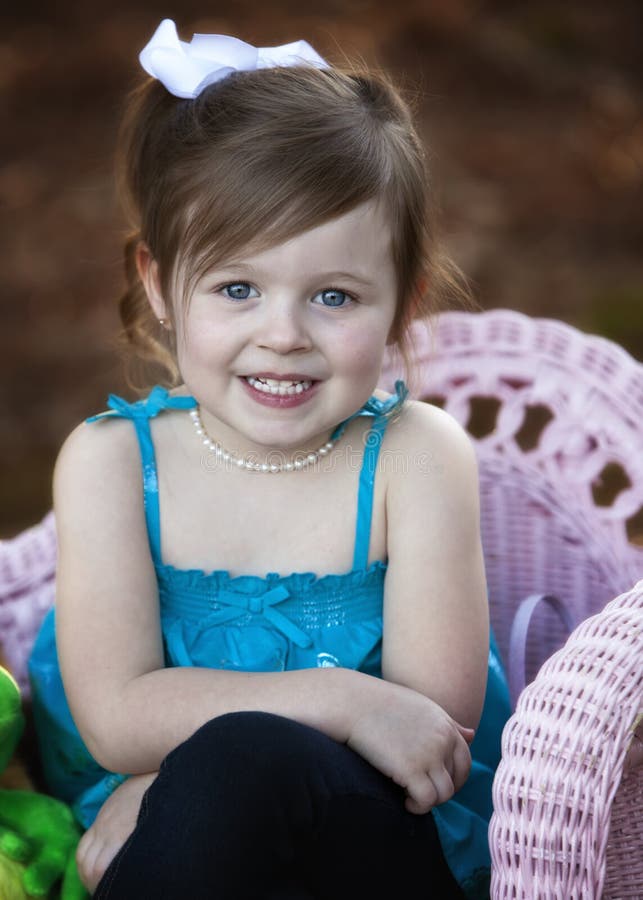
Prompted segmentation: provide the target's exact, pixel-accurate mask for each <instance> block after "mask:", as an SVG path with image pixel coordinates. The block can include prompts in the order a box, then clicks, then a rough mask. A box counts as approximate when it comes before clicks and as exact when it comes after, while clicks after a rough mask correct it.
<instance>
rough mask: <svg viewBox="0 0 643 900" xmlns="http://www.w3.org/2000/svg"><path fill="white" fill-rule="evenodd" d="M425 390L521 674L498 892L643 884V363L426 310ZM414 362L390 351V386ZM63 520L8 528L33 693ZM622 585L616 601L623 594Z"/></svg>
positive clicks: (501, 318) (499, 315)
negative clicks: (461, 441)
mask: <svg viewBox="0 0 643 900" xmlns="http://www.w3.org/2000/svg"><path fill="white" fill-rule="evenodd" d="M414 338H415V353H414V359H415V361H416V363H417V364H418V366H417V367H418V377H417V380H416V383H413V382H412V383H411V384H410V388H411V393H412V395H413V396H416V397H418V398H421V399H426V400H430V401H431V402H438V403H440V404H443V405H444V407H445V409H447V410H448V412H450V413H451V414H452V415H453V416H455V418H456V419H458V420H459V421H460V422H461V423H462V424H463V425H464V426H465V427H467V429H468V430H469V432H470V434H471V435H472V437H473V439H474V442H475V446H476V448H477V451H478V460H479V471H480V489H481V499H482V506H481V509H482V539H483V545H484V551H485V561H486V567H487V579H488V585H489V596H490V603H491V617H492V624H493V627H494V632H495V635H496V638H497V641H498V645H499V648H500V651H501V653H502V655H503V658H504V660H505V662H506V664H507V667H508V671H509V680H510V688H511V693H512V697H513V699H514V701H515V700H516V699H517V703H516V704H515V709H514V713H513V715H512V717H511V719H510V720H509V722H508V723H507V725H506V727H505V731H504V734H503V744H502V761H501V764H500V766H499V768H498V772H497V774H496V778H495V782H494V815H493V818H492V821H491V826H490V829H489V840H490V847H491V853H492V861H493V870H492V887H491V894H492V898H493V900H500V898H503V900H504V898H516V900H517V898H521V900H545V898H547V900H550V898H560V900H575V898H583V900H590V898H596V900H598V898H601V897H602V898H603V900H617V898H619V900H620V898H635V897H636V898H639V900H641V898H643V818H642V815H641V811H642V810H643V767H640V766H639V767H633V768H631V769H630V770H629V771H624V765H625V758H626V753H627V751H628V748H629V746H630V744H631V742H632V740H633V732H634V729H635V727H636V723H637V720H638V719H640V716H641V713H642V711H643V580H640V579H641V576H642V575H643V545H637V543H636V542H635V540H634V538H633V536H632V534H628V529H629V531H630V532H634V530H635V528H636V523H637V521H638V520H637V518H635V516H636V514H637V513H639V512H640V510H641V509H642V508H643V366H642V365H641V364H639V363H637V362H636V361H635V360H633V359H632V358H631V357H630V356H628V355H627V354H626V353H625V352H624V351H623V350H622V349H621V348H619V347H617V346H616V345H614V344H613V343H611V342H609V341H606V340H604V339H601V338H597V337H593V336H587V335H584V334H581V333H580V332H579V331H577V330H576V329H574V328H571V327H570V326H568V325H564V324H563V323H561V322H558V321H554V320H545V319H532V318H529V317H527V316H524V315H522V314H519V313H515V312H511V311H509V310H492V311H489V312H484V313H466V312H449V313H445V314H443V315H442V316H441V317H440V319H439V320H438V322H437V326H436V327H433V328H432V329H429V328H427V327H426V326H425V325H424V324H423V323H417V325H416V327H415V331H414ZM402 375H403V372H402V368H401V365H400V363H399V361H398V360H396V359H395V358H394V357H390V358H389V359H388V360H387V363H386V365H385V367H384V370H383V373H382V379H381V383H380V384H381V386H382V387H383V388H385V389H388V390H391V389H392V387H393V383H394V381H395V379H396V378H397V377H402ZM55 560H56V542H55V526H54V521H53V516H52V514H51V513H49V514H48V515H47V516H45V518H44V519H43V520H42V522H40V523H38V524H37V525H35V526H34V527H33V528H31V529H28V530H27V531H25V532H23V533H22V534H20V535H18V536H17V537H15V538H14V539H12V540H10V541H5V542H0V628H1V632H0V634H1V638H0V643H1V645H2V647H3V649H4V652H5V655H6V656H7V658H8V662H9V664H10V666H11V667H12V669H13V671H14V672H15V673H16V675H17V677H18V680H19V682H20V684H21V686H22V688H23V690H24V691H25V694H26V696H28V693H29V686H28V683H27V679H26V656H27V654H28V652H29V649H30V647H31V644H32V642H33V639H34V636H35V633H36V631H37V629H38V627H39V624H40V621H41V620H42V617H43V615H44V613H45V611H46V609H47V608H48V607H49V606H50V605H51V603H52V602H53V594H54V581H53V578H54V570H55ZM614 598H615V599H614Z"/></svg>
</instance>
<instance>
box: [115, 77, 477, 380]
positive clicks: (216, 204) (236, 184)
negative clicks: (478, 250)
mask: <svg viewBox="0 0 643 900" xmlns="http://www.w3.org/2000/svg"><path fill="white" fill-rule="evenodd" d="M117 178H118V185H119V189H120V195H121V200H122V202H123V204H124V207H125V210H126V213H127V215H128V217H129V220H130V222H129V224H130V226H131V229H132V230H131V233H130V235H129V238H128V240H127V242H126V245H125V270H126V275H127V283H128V286H127V291H126V293H125V295H124V296H123V297H122V299H121V302H120V314H121V321H122V325H123V331H122V335H121V338H122V343H123V344H124V345H126V346H127V347H128V348H129V351H128V353H127V354H126V362H129V363H130V365H129V366H128V371H127V378H128V382H129V384H130V385H131V386H135V385H134V381H135V379H134V378H133V372H134V367H133V366H132V365H131V363H132V362H133V359H132V357H133V356H138V357H139V358H141V359H143V360H148V361H152V362H155V363H159V364H160V365H161V366H162V367H163V369H164V374H165V376H166V377H165V378H164V379H163V378H162V379H161V380H165V381H166V382H167V383H169V384H177V383H179V381H180V375H179V372H178V369H177V365H176V361H175V347H174V346H173V345H172V343H171V342H172V339H173V334H174V331H172V332H169V333H167V332H165V331H163V330H162V329H161V328H160V326H159V324H158V322H157V320H156V318H155V316H154V314H153V311H152V309H151V308H150V306H149V303H148V301H147V299H146V297H145V293H144V290H143V286H142V284H141V282H140V280H139V278H138V274H137V271H136V265H135V251H136V246H137V244H138V242H139V241H144V242H145V243H146V244H147V245H148V247H149V249H150V251H151V253H152V256H153V257H154V259H155V260H156V261H157V263H158V266H159V277H160V282H161V289H162V291H163V293H164V295H165V296H167V297H171V296H173V292H172V290H171V285H172V280H173V278H174V275H175V272H176V267H177V264H178V263H182V264H184V265H185V266H186V273H187V278H186V288H185V296H184V297H183V301H184V302H183V305H182V309H183V311H185V310H186V308H187V302H189V300H188V298H189V294H190V292H191V288H192V286H193V285H194V283H195V282H196V280H198V278H199V277H200V276H202V275H203V274H204V272H205V271H206V270H207V269H208V268H209V267H210V266H211V265H213V264H215V263H216V262H219V261H221V260H223V259H224V258H229V257H230V256H234V257H238V256H239V254H240V252H241V251H243V250H244V249H249V248H250V247H252V248H253V250H255V251H259V250H261V249H266V248H268V247H270V246H274V245H276V244H279V243H281V242H284V241H286V240H288V239H290V238H292V237H294V236H295V235H297V234H300V233H302V232H303V231H306V230H308V229H310V228H313V227H315V226H318V225H321V224H323V223H325V222H326V221H328V220H330V219H333V218H335V217H337V216H340V215H342V214H344V213H346V212H349V211H350V210H352V209H353V208H355V207H356V206H358V205H359V204H361V203H363V202H366V201H368V200H371V199H379V200H382V201H384V204H385V208H386V210H387V212H388V214H389V221H390V223H391V229H392V253H393V261H394V265H395V269H396V272H397V293H398V297H397V301H398V302H397V312H396V315H395V318H394V321H393V332H392V334H393V338H394V341H395V345H396V347H397V350H398V352H399V353H400V354H401V358H402V360H403V362H404V364H405V367H406V369H407V371H408V370H409V359H410V346H409V336H408V328H409V325H410V324H411V322H412V320H413V319H415V318H420V317H423V318H424V317H428V316H430V315H432V314H435V313H436V312H437V311H438V310H439V309H440V308H441V307H443V306H444V305H445V303H446V302H447V301H448V300H453V299H455V300H461V301H464V302H467V301H468V299H469V298H470V293H469V290H468V286H467V284H466V280H465V278H464V276H463V275H462V273H461V272H460V270H459V269H458V268H457V266H456V265H455V264H454V263H453V262H452V261H451V260H450V259H449V258H448V257H447V256H446V255H445V254H444V253H442V252H441V250H440V248H439V246H438V243H437V240H436V235H435V217H436V210H435V204H434V203H433V198H432V197H431V196H430V191H429V176H428V171H427V166H426V154H425V151H424V148H423V146H422V143H421V141H420V138H419V136H418V134H417V132H416V130H415V128H414V125H413V122H412V116H411V111H410V107H409V105H408V104H407V103H406V102H405V100H404V99H403V98H402V96H401V93H400V91H399V89H398V88H397V87H396V86H395V85H394V84H393V82H392V81H391V79H390V77H389V76H387V75H385V74H382V73H375V72H371V71H367V70H366V69H357V70H355V69H349V68H346V69H339V68H329V69H317V68H314V67H312V66H295V67H292V68H273V69H262V70H258V71H250V72H237V73H234V74H232V75H229V76H228V77H226V78H224V79H223V80H222V81H220V82H217V83H215V84H213V85H211V86H209V87H207V88H206V89H205V90H204V91H202V93H201V94H200V95H199V96H198V97H197V98H196V99H194V100H184V99H179V98H177V97H175V96H173V95H172V94H170V93H169V92H168V91H167V90H166V89H165V88H164V87H163V85H162V84H161V83H160V82H158V81H156V80H154V79H146V80H145V82H144V83H142V84H141V85H140V87H138V88H136V89H135V90H134V91H133V92H132V94H131V95H130V97H129V103H128V106H127V108H126V113H125V115H124V118H123V124H122V129H121V133H120V136H119V147H118V152H117ZM177 312H178V311H177V309H176V308H173V309H172V310H171V311H170V315H171V316H172V317H174V316H175V315H176V314H177ZM168 334H169V337H167V335H168ZM131 351H134V353H133V354H132V352H131ZM156 380H158V379H156Z"/></svg>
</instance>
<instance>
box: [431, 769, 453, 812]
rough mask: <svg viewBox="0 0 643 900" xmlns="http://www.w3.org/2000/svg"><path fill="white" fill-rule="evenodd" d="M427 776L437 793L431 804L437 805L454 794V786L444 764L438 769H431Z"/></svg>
mask: <svg viewBox="0 0 643 900" xmlns="http://www.w3.org/2000/svg"><path fill="white" fill-rule="evenodd" d="M428 776H429V778H430V779H431V781H432V782H433V787H434V788H435V792H436V794H437V800H436V801H435V803H434V804H433V805H434V806H437V805H438V804H440V803H446V802H447V800H450V799H451V797H453V795H454V794H455V786H454V784H453V780H452V778H451V776H450V775H449V773H448V771H447V770H446V768H445V767H444V766H441V767H440V768H438V769H431V770H430V771H429V772H428Z"/></svg>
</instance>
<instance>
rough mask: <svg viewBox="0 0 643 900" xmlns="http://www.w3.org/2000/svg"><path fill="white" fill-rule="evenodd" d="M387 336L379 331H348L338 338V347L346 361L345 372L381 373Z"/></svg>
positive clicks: (365, 329) (362, 329) (363, 329)
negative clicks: (380, 368)
mask: <svg viewBox="0 0 643 900" xmlns="http://www.w3.org/2000/svg"><path fill="white" fill-rule="evenodd" d="M385 342H386V335H385V334H383V333H382V332H381V331H379V330H373V329H367V328H360V329H359V330H357V329H347V331H346V332H345V333H344V334H342V335H341V336H339V337H338V339H337V343H336V347H337V350H338V351H339V352H340V353H341V356H342V358H343V359H344V360H345V366H344V367H345V370H346V371H347V372H348V373H350V374H353V373H355V374H359V373H364V372H365V371H369V372H370V371H379V367H380V365H381V363H382V357H383V354H384V345H385Z"/></svg>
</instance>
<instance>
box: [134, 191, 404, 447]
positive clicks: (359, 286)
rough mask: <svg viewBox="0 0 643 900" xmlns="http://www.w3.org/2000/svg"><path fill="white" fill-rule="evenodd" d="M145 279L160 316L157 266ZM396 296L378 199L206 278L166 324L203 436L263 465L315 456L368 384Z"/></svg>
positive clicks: (374, 378) (376, 371) (376, 370)
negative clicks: (275, 455) (300, 453)
mask: <svg viewBox="0 0 643 900" xmlns="http://www.w3.org/2000/svg"><path fill="white" fill-rule="evenodd" d="M142 274H143V278H144V282H145V285H146V288H147V290H148V296H149V297H150V302H151V303H152V306H153V308H154V311H155V313H156V315H157V316H158V317H163V316H164V315H166V313H165V305H164V301H163V298H162V296H161V294H160V291H159V290H158V279H157V278H156V272H155V264H154V263H150V265H149V266H148V267H147V271H145V267H144V268H143V270H142ZM181 286H182V285H181V272H179V277H178V288H179V291H180V290H181ZM396 290H397V285H396V273H395V269H394V266H393V260H392V254H391V233H390V228H389V227H388V224H387V221H386V218H385V215H384V212H383V209H382V207H381V205H379V204H378V203H377V202H376V201H371V202H368V203H364V204H361V205H360V206H358V207H356V208H355V209H354V210H352V211H351V212H349V213H346V214H345V215H343V216H340V217H339V218H337V219H334V220H332V221H330V222H327V223H326V224H324V225H320V226H319V227H317V228H313V229H312V230H310V231H307V232H304V233H303V234H300V235H298V236H297V237H295V238H292V239H291V240H289V241H286V242H285V243H283V244H279V245H277V246H274V247H271V248H270V249H268V250H264V251H262V252H259V253H256V254H251V253H247V254H246V253H244V254H242V255H241V256H240V257H239V259H235V260H232V259H230V260H227V261H226V262H225V263H222V264H221V265H217V266H216V268H214V269H212V270H211V271H209V272H208V273H206V275H205V276H203V277H202V278H201V279H200V280H199V281H198V282H197V284H196V286H195V289H194V292H193V294H192V297H191V302H190V305H189V308H188V311H187V315H186V316H185V317H182V316H181V315H180V314H179V315H177V316H176V317H175V320H176V328H177V335H176V338H177V354H178V364H179V368H180V371H181V374H182V377H183V380H184V382H185V385H186V387H187V389H188V392H189V393H190V394H192V395H193V396H194V397H195V398H196V399H197V400H198V402H199V403H200V405H201V416H202V420H203V423H204V425H205V428H206V430H207V431H208V432H209V434H210V435H211V436H212V437H213V438H214V439H215V440H217V441H219V442H220V443H221V444H222V445H223V446H224V447H225V448H226V449H228V450H231V451H234V452H235V453H238V454H248V453H250V452H254V453H256V454H257V455H258V456H261V457H262V458H263V457H264V456H265V454H266V453H267V452H268V451H269V450H271V449H281V450H283V451H284V453H285V454H286V453H287V454H290V453H291V452H293V451H295V450H312V449H317V448H318V447H319V446H321V445H322V444H323V443H324V442H325V441H326V440H327V439H328V437H329V435H330V433H331V432H332V430H333V429H334V428H335V427H336V426H337V424H338V423H339V422H340V421H342V420H343V419H346V418H348V416H350V415H351V414H352V413H354V412H355V411H356V410H358V409H359V408H360V406H362V404H363V403H364V402H365V401H366V400H367V399H368V398H369V397H370V396H371V394H372V393H373V390H374V389H375V387H376V385H377V382H378V379H379V376H380V368H381V364H382V358H383V354H384V349H385V346H386V343H387V339H388V335H389V331H390V328H391V325H392V323H393V317H394V314H395V307H396ZM177 296H181V294H180V293H178V294H177Z"/></svg>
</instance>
